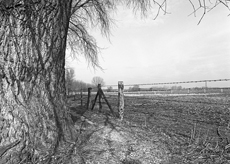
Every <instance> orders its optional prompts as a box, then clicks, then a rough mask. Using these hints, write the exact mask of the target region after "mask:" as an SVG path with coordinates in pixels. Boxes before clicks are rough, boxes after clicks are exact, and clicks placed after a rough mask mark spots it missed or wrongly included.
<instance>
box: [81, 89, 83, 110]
mask: <svg viewBox="0 0 230 164" xmlns="http://www.w3.org/2000/svg"><path fill="white" fill-rule="evenodd" d="M82 106H83V100H82V88H81V107H82Z"/></svg>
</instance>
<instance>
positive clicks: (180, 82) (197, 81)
mask: <svg viewBox="0 0 230 164" xmlns="http://www.w3.org/2000/svg"><path fill="white" fill-rule="evenodd" d="M218 81H230V79H216V80H195V81H178V82H166V83H141V84H125V85H124V86H134V85H166V84H185V83H202V82H218ZM110 86H111V87H112V86H117V85H105V87H110Z"/></svg>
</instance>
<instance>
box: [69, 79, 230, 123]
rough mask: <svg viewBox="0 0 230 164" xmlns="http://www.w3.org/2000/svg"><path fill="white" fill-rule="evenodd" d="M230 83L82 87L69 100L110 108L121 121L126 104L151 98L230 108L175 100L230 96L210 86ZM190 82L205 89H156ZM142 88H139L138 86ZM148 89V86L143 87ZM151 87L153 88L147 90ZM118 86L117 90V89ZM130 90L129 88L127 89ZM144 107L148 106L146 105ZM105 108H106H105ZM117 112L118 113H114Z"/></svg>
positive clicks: (229, 89) (86, 107) (88, 107)
mask: <svg viewBox="0 0 230 164" xmlns="http://www.w3.org/2000/svg"><path fill="white" fill-rule="evenodd" d="M223 81H230V79H217V80H198V81H182V82H180V81H179V82H166V83H146V84H143V83H142V84H124V83H123V82H121V81H120V82H118V84H117V85H105V86H100V87H99V86H94V87H90V88H81V89H78V90H74V91H72V92H70V93H69V95H68V98H69V99H70V100H71V101H75V102H76V103H75V105H77V106H79V107H81V108H83V109H84V110H85V111H86V110H94V108H96V110H99V111H102V108H103V110H104V109H106V110H107V109H108V107H109V110H108V111H110V112H111V113H113V114H114V113H117V114H118V116H120V118H121V119H122V118H123V111H124V106H125V101H130V100H134V99H139V100H140V99H146V98H147V99H149V100H155V101H158V102H178V103H201V104H211V105H230V103H226V102H225V103H220V102H209V101H204V100H202V101H191V100H190V101H187V100H181V99H180V100H177V99H173V96H183V95H205V96H206V95H212V94H220V95H221V94H222V95H230V87H208V83H210V82H223ZM190 83H204V86H203V87H190V88H182V87H181V88H170V87H165V86H164V87H156V86H162V85H177V84H190ZM137 86H138V87H137ZM142 86H144V87H142ZM146 86H149V87H146ZM115 87H116V88H115ZM127 87H129V88H127ZM142 105H144V104H142ZM102 106H103V107H102ZM114 111H115V112H114Z"/></svg>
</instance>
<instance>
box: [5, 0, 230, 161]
mask: <svg viewBox="0 0 230 164" xmlns="http://www.w3.org/2000/svg"><path fill="white" fill-rule="evenodd" d="M197 1H198V2H199V6H198V7H197V8H196V7H195V6H194V5H193V3H192V2H191V1H189V2H190V3H191V4H192V6H193V9H194V12H193V13H194V14H195V13H196V11H197V10H198V9H201V10H203V15H202V17H201V20H202V18H203V16H204V15H205V14H206V12H208V10H206V9H208V8H210V7H208V6H207V3H206V1H203V2H202V1H200V0H197ZM167 2H168V1H167V0H164V1H163V2H162V3H160V0H159V1H158V0H140V1H137V0H116V1H115V0H105V1H104V0H103V1H102V0H0V163H1V164H3V163H4V164H10V163H36V164H37V163H42V164H43V163H55V164H56V163H69V162H66V161H67V160H71V158H69V156H68V154H67V155H66V156H65V155H63V154H61V153H63V152H69V151H73V150H72V146H70V145H69V144H71V143H72V142H69V141H74V140H75V139H74V136H75V131H74V128H72V126H73V125H72V124H71V120H70V117H69V109H68V108H67V106H66V92H65V50H66V42H67V34H68V43H69V45H70V47H71V48H72V52H75V53H79V54H83V55H84V56H85V57H86V59H87V60H88V61H90V62H92V63H93V65H94V66H98V58H97V54H98V47H97V44H96V41H95V39H94V38H93V37H92V36H91V35H90V34H89V33H88V29H87V28H88V27H91V26H92V27H96V26H97V27H99V29H100V30H101V31H102V33H103V34H104V35H108V34H109V27H110V23H111V18H110V13H111V12H112V11H114V10H115V8H116V6H117V5H119V4H120V5H127V6H129V7H133V8H134V11H137V10H139V11H141V13H142V14H143V15H146V14H147V11H149V9H151V6H152V5H153V6H154V5H155V6H158V12H157V15H156V16H158V15H159V13H160V11H162V12H163V13H166V7H167ZM215 2H216V3H212V2H209V4H212V6H213V7H212V6H211V7H212V8H211V9H213V8H215V7H216V6H217V5H219V4H224V5H225V6H226V7H227V8H229V1H227V0H226V1H220V0H215ZM62 148H63V151H62ZM64 158H65V159H64ZM73 163H76V162H73Z"/></svg>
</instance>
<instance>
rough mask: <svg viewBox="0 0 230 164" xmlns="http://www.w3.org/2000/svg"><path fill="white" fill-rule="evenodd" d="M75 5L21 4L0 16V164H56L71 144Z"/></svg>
mask: <svg viewBox="0 0 230 164" xmlns="http://www.w3.org/2000/svg"><path fill="white" fill-rule="evenodd" d="M9 2H10V1H9ZM11 2H13V1H11ZM71 3H72V2H71V0H47V1H38V2H34V1H32V0H23V1H20V2H17V4H16V2H14V4H12V3H11V4H5V9H4V11H2V13H1V16H0V28H1V29H0V163H6V164H7V163H20V162H21V163H29V162H33V163H52V161H53V163H55V162H54V161H55V159H54V158H52V157H55V154H56V153H57V151H58V149H59V147H61V146H63V141H66V140H71V137H72V133H73V132H72V131H71V126H72V125H71V121H70V119H69V118H70V117H69V111H68V108H67V107H66V93H65V49H66V39H67V32H68V23H69V19H70V12H71Z"/></svg>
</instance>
